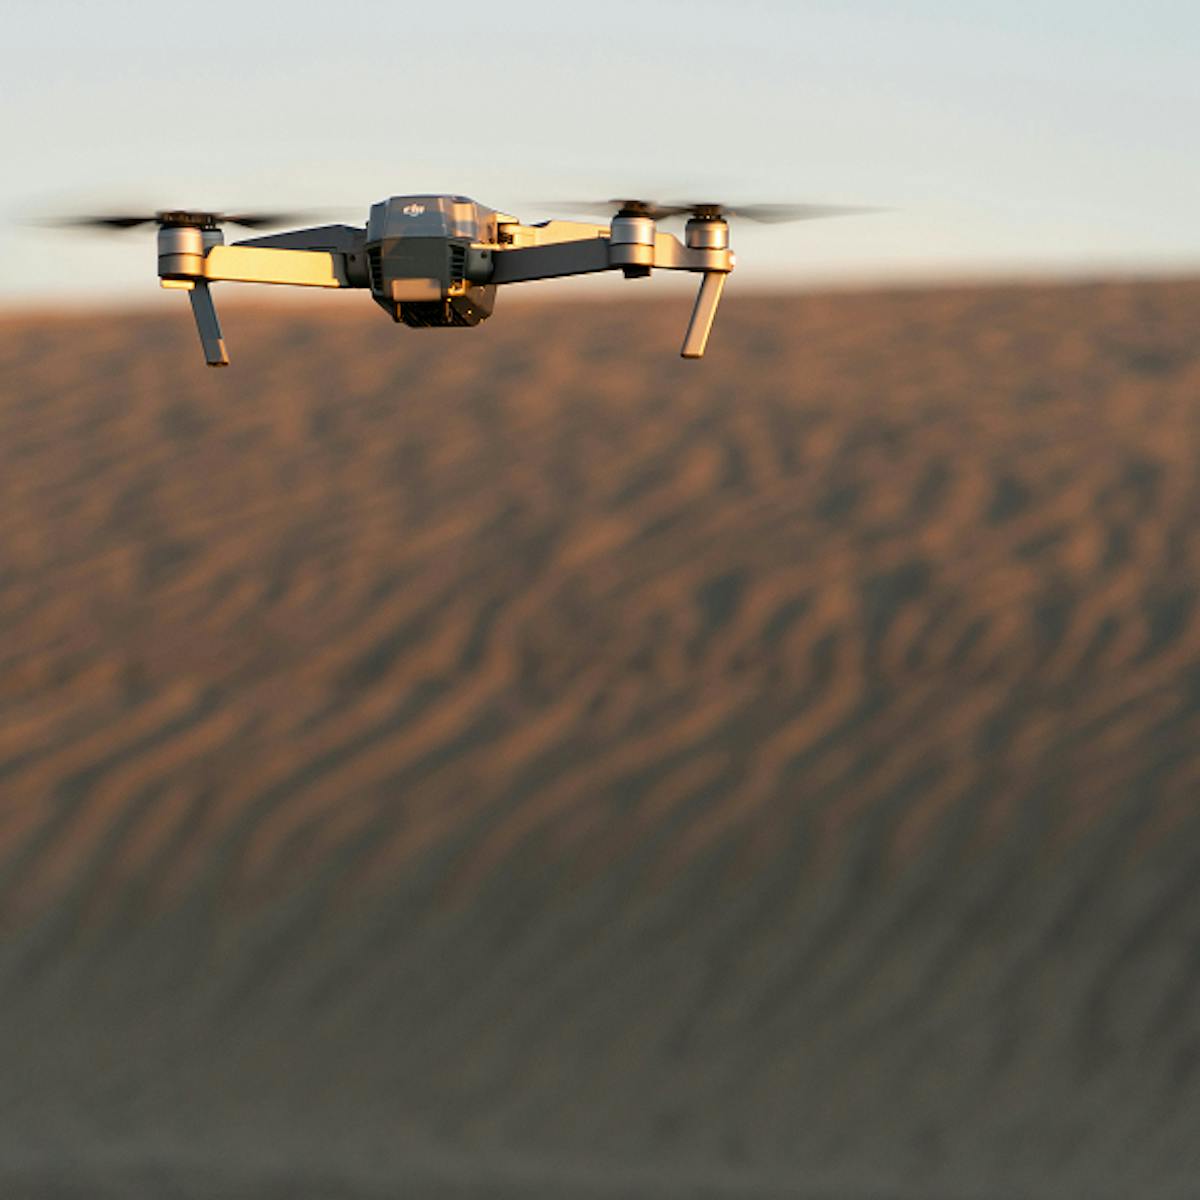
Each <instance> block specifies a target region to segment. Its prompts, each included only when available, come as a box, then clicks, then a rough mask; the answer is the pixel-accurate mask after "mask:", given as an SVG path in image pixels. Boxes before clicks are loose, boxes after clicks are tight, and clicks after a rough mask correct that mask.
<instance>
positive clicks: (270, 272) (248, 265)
mask: <svg viewBox="0 0 1200 1200" xmlns="http://www.w3.org/2000/svg"><path fill="white" fill-rule="evenodd" d="M204 277H205V279H207V280H209V281H210V282H214V283H215V282H216V281H217V280H229V281H233V282H235V283H280V284H288V285H291V286H293V287H323V288H343V287H350V286H351V284H350V281H349V279H348V277H347V274H346V256H345V255H344V254H339V253H334V252H330V251H325V250H276V249H267V248H265V247H259V246H214V247H213V248H212V249H211V250H209V252H208V253H207V254H206V255H205V257H204Z"/></svg>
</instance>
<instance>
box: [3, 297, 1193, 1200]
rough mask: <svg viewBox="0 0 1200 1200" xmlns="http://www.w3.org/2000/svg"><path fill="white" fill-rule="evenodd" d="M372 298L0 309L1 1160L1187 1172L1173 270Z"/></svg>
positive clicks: (685, 1191) (1189, 544) (418, 1176)
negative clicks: (964, 283)
mask: <svg viewBox="0 0 1200 1200" xmlns="http://www.w3.org/2000/svg"><path fill="white" fill-rule="evenodd" d="M220 299H225V296H224V295H222V296H221V297H220ZM357 299H358V302H357V303H355V304H352V305H350V304H338V305H327V304H324V303H321V302H314V304H313V305H312V306H311V307H301V306H298V305H294V304H293V305H289V306H288V307H286V308H279V309H270V308H248V307H237V306H236V305H230V304H228V303H226V304H224V305H223V308H222V311H223V316H224V320H225V327H226V335H227V338H228V340H229V344H230V349H231V354H232V358H233V366H232V368H231V369H230V370H228V371H224V372H212V371H206V370H205V369H204V367H203V366H202V364H201V361H200V352H199V348H198V346H197V344H196V337H195V333H194V330H193V328H192V326H191V323H190V317H189V315H188V313H187V310H186V304H184V303H183V302H182V300H181V298H179V297H174V296H168V297H163V299H162V303H161V304H160V305H159V306H156V307H154V308H153V309H148V310H146V311H144V312H139V313H137V314H133V313H123V312H104V313H99V314H96V315H95V316H70V315H68V316H50V315H45V314H42V315H33V316H28V317H23V316H19V315H9V316H6V317H4V318H3V320H2V321H0V364H2V371H0V496H2V498H3V504H2V505H0V630H2V641H0V663H2V667H0V798H2V800H0V922H2V928H3V940H2V944H0V1194H3V1195H4V1196H13V1197H26V1196H27V1197H38V1198H42V1197H45V1198H51V1197H53V1198H55V1200H68V1198H70V1200H74V1198H76V1197H78V1198H79V1200H83V1198H85V1197H103V1198H108V1197H114V1198H115V1197H126V1196H136V1197H142V1196H145V1197H186V1198H189V1200H190V1198H192V1197H197V1198H200V1197H237V1198H239V1200H241V1198H243V1197H244V1198H245V1200H251V1198H259V1197H271V1198H275V1197H278V1198H282V1197H303V1198H308V1197H311V1198H312V1200H338V1198H343V1197H344V1198H345V1200H358V1198H360V1197H361V1198H369V1200H376V1198H382V1197H394V1196H413V1197H456V1198H459V1197H504V1198H508V1197H512V1198H514V1200H515V1198H517V1197H545V1198H547V1200H549V1198H552V1197H618V1196H621V1197H624V1196H646V1197H727V1196H728V1197H742V1196H745V1197H776V1196H779V1197H784V1196H787V1197H796V1198H813V1200H816V1198H830V1200H835V1198H837V1200H883V1198H886V1197H896V1198H901V1197H962V1198H964V1200H966V1198H974V1197H981V1198H982V1197H1014V1196H1028V1197H1042V1196H1045V1197H1085V1196H1086V1197H1098V1196H1113V1197H1117V1196H1120V1197H1128V1196H1139V1197H1159V1196H1161V1197H1167V1196H1191V1195H1194V1194H1195V1192H1196V1178H1197V1171H1200V1140H1198V1138H1197V1130H1198V1128H1200V961H1198V958H1197V955H1198V953H1200V887H1197V878H1198V876H1197V871H1198V869H1200V804H1198V803H1197V798H1198V796H1200V610H1198V608H1197V580H1198V578H1200V532H1198V530H1197V515H1198V513H1200V282H1195V281H1188V280H1182V281H1174V282H1170V281H1167V282H1152V283H1137V282H1122V283H1111V284H1100V283H1097V284H1077V285H1050V284H1046V285H1029V286H1006V287H963V288H957V289H951V290H929V291H918V290H909V291H903V290H897V291H886V292H872V293H859V294H851V293H845V294H830V295H781V296H776V297H770V296H743V295H738V294H736V289H735V290H734V294H733V295H731V297H730V298H729V300H728V301H727V305H726V308H725V311H724V312H723V313H722V316H721V319H720V320H719V321H718V324H717V328H716V331H715V334H714V337H713V343H712V346H711V350H710V356H709V358H708V359H706V360H705V361H704V362H703V363H702V364H691V363H683V362H681V361H679V360H678V359H677V358H676V357H675V355H676V353H677V347H678V339H679V336H680V334H681V331H682V328H683V324H684V321H685V319H686V307H687V302H686V301H684V300H682V299H680V298H675V299H674V300H671V301H669V302H663V303H655V302H654V300H653V297H650V296H648V294H647V293H645V292H641V293H637V294H636V297H635V299H634V300H633V302H631V303H610V304H599V305H590V306H588V305H581V304H572V305H567V306H561V307H559V306H556V305H554V304H551V303H546V304H536V303H527V304H523V305H513V304H508V305H502V307H501V308H500V310H499V311H498V313H497V315H496V317H495V318H494V319H493V320H492V321H491V322H489V323H488V324H486V325H484V326H483V327H481V328H480V329H478V330H475V331H459V332H455V331H441V330H432V331H425V332H414V331H409V330H404V329H397V328H394V327H393V326H392V325H391V324H390V323H389V322H388V321H387V320H386V319H385V318H384V317H383V315H382V314H381V313H378V312H377V311H375V310H374V309H373V308H372V306H370V305H369V304H366V303H365V302H362V301H361V298H357Z"/></svg>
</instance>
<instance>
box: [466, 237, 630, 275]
mask: <svg viewBox="0 0 1200 1200" xmlns="http://www.w3.org/2000/svg"><path fill="white" fill-rule="evenodd" d="M492 263H493V266H492V275H491V278H490V279H489V280H488V282H489V283H526V282H528V281H530V280H533V279H556V278H559V277H561V276H563V275H591V274H594V273H595V272H597V271H609V270H612V269H613V267H614V265H613V263H612V262H611V261H610V260H609V252H608V238H606V237H593V238H586V239H578V240H574V241H569V242H551V243H549V244H548V245H544V246H519V247H517V248H516V249H511V250H509V249H503V248H501V249H498V250H494V251H493V252H492Z"/></svg>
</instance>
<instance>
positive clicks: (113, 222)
mask: <svg viewBox="0 0 1200 1200" xmlns="http://www.w3.org/2000/svg"><path fill="white" fill-rule="evenodd" d="M325 215H327V214H322V213H317V212H307V213H306V212H244V213H219V212H206V211H204V210H201V209H163V210H161V211H159V212H156V213H139V214H137V215H136V216H135V215H131V214H130V215H127V214H125V213H83V214H80V215H78V216H69V217H50V218H44V219H41V220H38V221H37V222H36V223H37V224H39V225H45V226H49V227H52V228H55V229H64V228H66V229H100V230H105V231H108V230H116V229H135V228H136V227H137V226H139V225H196V226H200V227H202V228H204V227H207V228H215V227H216V226H218V225H241V226H243V227H245V228H246V229H269V228H271V227H272V226H275V225H303V224H305V222H307V221H310V220H319V219H321V218H322V217H323V216H325Z"/></svg>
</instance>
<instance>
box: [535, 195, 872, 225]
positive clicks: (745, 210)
mask: <svg viewBox="0 0 1200 1200" xmlns="http://www.w3.org/2000/svg"><path fill="white" fill-rule="evenodd" d="M553 207H555V208H563V209H569V210H571V211H572V212H577V213H605V214H607V213H617V214H619V215H623V216H638V217H650V218H651V219H652V220H655V221H663V220H666V219H667V218H668V217H681V216H684V215H689V216H692V217H696V218H698V219H699V220H702V221H705V220H708V221H717V220H721V219H723V218H725V217H739V218H740V219H742V220H744V221H757V222H759V223H760V224H764V225H779V224H783V223H785V222H787V221H816V220H820V219H821V218H824V217H851V216H859V215H862V214H866V213H876V212H882V211H883V210H882V209H878V208H860V207H855V206H852V205H845V204H720V203H717V202H715V201H709V200H700V201H660V200H629V199H617V200H582V201H570V200H568V201H567V202H566V203H563V202H561V201H556V202H554V205H553Z"/></svg>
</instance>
